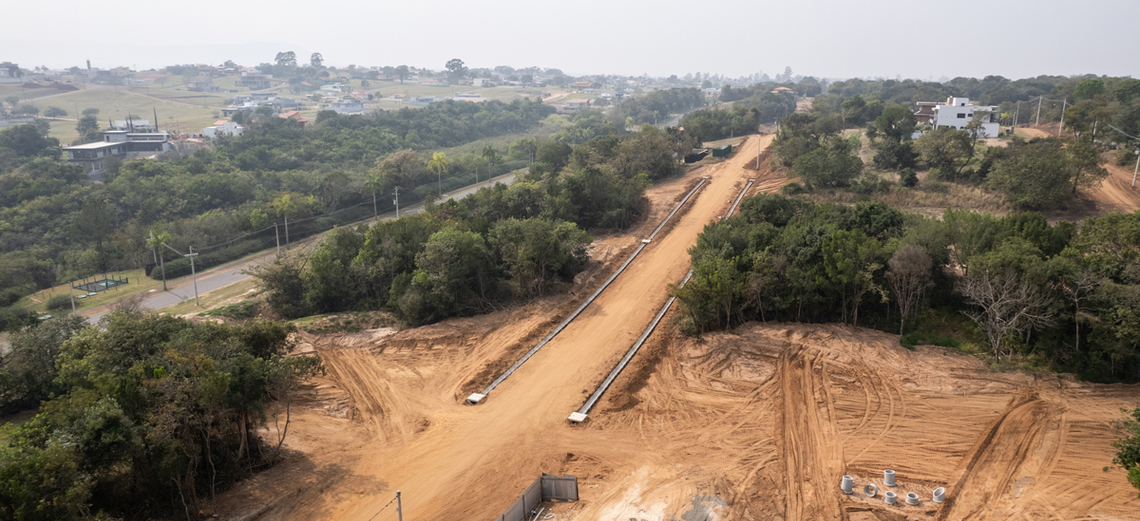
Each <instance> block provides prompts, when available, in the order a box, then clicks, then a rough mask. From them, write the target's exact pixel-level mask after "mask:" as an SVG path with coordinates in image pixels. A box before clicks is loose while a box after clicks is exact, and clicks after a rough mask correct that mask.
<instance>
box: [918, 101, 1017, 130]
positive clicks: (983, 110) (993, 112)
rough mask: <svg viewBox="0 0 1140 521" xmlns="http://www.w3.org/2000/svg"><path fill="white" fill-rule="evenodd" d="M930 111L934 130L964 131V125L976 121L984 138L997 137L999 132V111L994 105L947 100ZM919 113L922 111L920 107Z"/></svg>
mask: <svg viewBox="0 0 1140 521" xmlns="http://www.w3.org/2000/svg"><path fill="white" fill-rule="evenodd" d="M931 110H932V112H933V117H932V118H931V120H932V121H933V125H934V128H936V129H937V128H941V127H950V128H955V129H958V130H965V129H966V125H969V124H970V122H971V121H973V120H975V119H977V120H979V121H981V123H982V128H983V129H985V132H986V134H985V137H998V134H999V132H1000V129H999V128H998V119H999V118H1000V117H1001V110H1000V109H998V107H997V106H994V105H974V104H971V103H970V98H947V99H946V103H939V104H937V105H934V106H933V107H931ZM919 111H920V112H921V111H922V106H921V105H920V106H919ZM915 117H916V118H917V117H918V114H915Z"/></svg>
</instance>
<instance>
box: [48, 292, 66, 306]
mask: <svg viewBox="0 0 1140 521" xmlns="http://www.w3.org/2000/svg"><path fill="white" fill-rule="evenodd" d="M47 308H48V309H70V308H71V297H69V296H67V295H56V296H54V297H52V298H49V299H48V301H47Z"/></svg>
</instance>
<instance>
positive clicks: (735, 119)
mask: <svg viewBox="0 0 1140 521" xmlns="http://www.w3.org/2000/svg"><path fill="white" fill-rule="evenodd" d="M679 125H680V126H681V127H683V128H684V129H685V132H688V133H690V134H692V135H693V136H694V137H695V138H696V139H697V140H698V141H702V142H703V141H715V140H717V139H724V138H727V137H733V136H741V135H745V134H752V133H755V132H756V131H757V129H758V128H759V127H760V111H759V110H758V109H755V108H744V107H743V106H737V107H733V108H732V109H731V110H710V109H701V110H694V111H692V112H690V113H688V114H686V115H685V117H683V118H681V121H680V123H679Z"/></svg>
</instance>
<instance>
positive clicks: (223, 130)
mask: <svg viewBox="0 0 1140 521" xmlns="http://www.w3.org/2000/svg"><path fill="white" fill-rule="evenodd" d="M242 132H245V128H244V127H242V126H241V125H239V124H237V123H235V122H233V121H226V120H224V119H221V120H218V121H215V122H214V126H212V127H206V128H204V129H202V135H204V136H206V137H208V138H211V139H215V138H217V137H218V136H240V135H241V134H242Z"/></svg>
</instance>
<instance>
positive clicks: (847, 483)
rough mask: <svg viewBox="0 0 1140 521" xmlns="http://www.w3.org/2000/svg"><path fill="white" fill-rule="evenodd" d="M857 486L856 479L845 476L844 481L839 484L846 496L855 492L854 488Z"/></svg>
mask: <svg viewBox="0 0 1140 521" xmlns="http://www.w3.org/2000/svg"><path fill="white" fill-rule="evenodd" d="M854 486H855V478H853V477H851V476H843V480H842V481H840V482H839V488H840V489H841V490H843V493H844V494H850V493H852V492H853V490H852V487H854Z"/></svg>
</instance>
